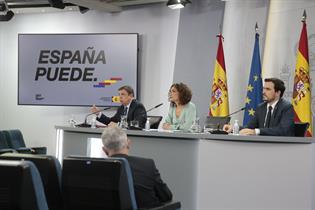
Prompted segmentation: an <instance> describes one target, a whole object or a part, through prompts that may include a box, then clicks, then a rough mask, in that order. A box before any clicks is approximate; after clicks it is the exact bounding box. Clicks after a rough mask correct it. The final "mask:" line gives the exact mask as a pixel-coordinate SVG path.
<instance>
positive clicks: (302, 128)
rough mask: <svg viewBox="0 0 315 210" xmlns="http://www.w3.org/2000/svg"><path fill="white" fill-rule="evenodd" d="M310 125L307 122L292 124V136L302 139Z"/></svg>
mask: <svg viewBox="0 0 315 210" xmlns="http://www.w3.org/2000/svg"><path fill="white" fill-rule="evenodd" d="M309 126H310V124H309V123H308V122H305V123H304V122H296V123H294V135H295V136H299V137H304V136H305V133H306V131H307V129H308V127H309Z"/></svg>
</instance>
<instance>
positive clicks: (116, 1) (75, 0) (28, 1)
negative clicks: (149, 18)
mask: <svg viewBox="0 0 315 210" xmlns="http://www.w3.org/2000/svg"><path fill="white" fill-rule="evenodd" d="M1 1H3V0H0V2H1ZM5 1H6V2H7V5H8V8H9V10H12V11H13V12H14V13H34V12H35V13H36V12H56V11H64V10H78V6H81V7H85V8H89V9H91V10H99V11H104V12H120V11H122V10H124V8H127V7H130V6H135V5H147V4H154V3H165V4H166V2H167V0H63V3H64V4H65V6H66V7H65V9H57V8H53V7H51V6H50V4H49V1H48V0H5Z"/></svg>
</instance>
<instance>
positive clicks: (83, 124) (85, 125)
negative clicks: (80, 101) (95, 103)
mask: <svg viewBox="0 0 315 210" xmlns="http://www.w3.org/2000/svg"><path fill="white" fill-rule="evenodd" d="M110 108H111V107H105V108H104V109H100V110H98V111H96V112H92V113H90V114H87V115H86V116H85V118H84V123H81V124H79V125H76V126H77V127H82V128H89V127H91V125H90V124H88V123H87V118H88V117H89V116H91V115H93V114H97V113H99V112H102V111H105V110H108V109H110Z"/></svg>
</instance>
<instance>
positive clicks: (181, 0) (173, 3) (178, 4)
mask: <svg viewBox="0 0 315 210" xmlns="http://www.w3.org/2000/svg"><path fill="white" fill-rule="evenodd" d="M188 3H189V4H191V1H190V0H168V2H167V3H166V5H167V6H168V7H169V8H171V9H181V8H184V7H185V6H186V4H188Z"/></svg>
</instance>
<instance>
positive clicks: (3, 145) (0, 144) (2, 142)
mask: <svg viewBox="0 0 315 210" xmlns="http://www.w3.org/2000/svg"><path fill="white" fill-rule="evenodd" d="M8 152H16V150H14V149H11V148H10V146H9V145H8V142H7V139H6V137H5V134H4V132H2V131H0V154H3V153H8Z"/></svg>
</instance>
